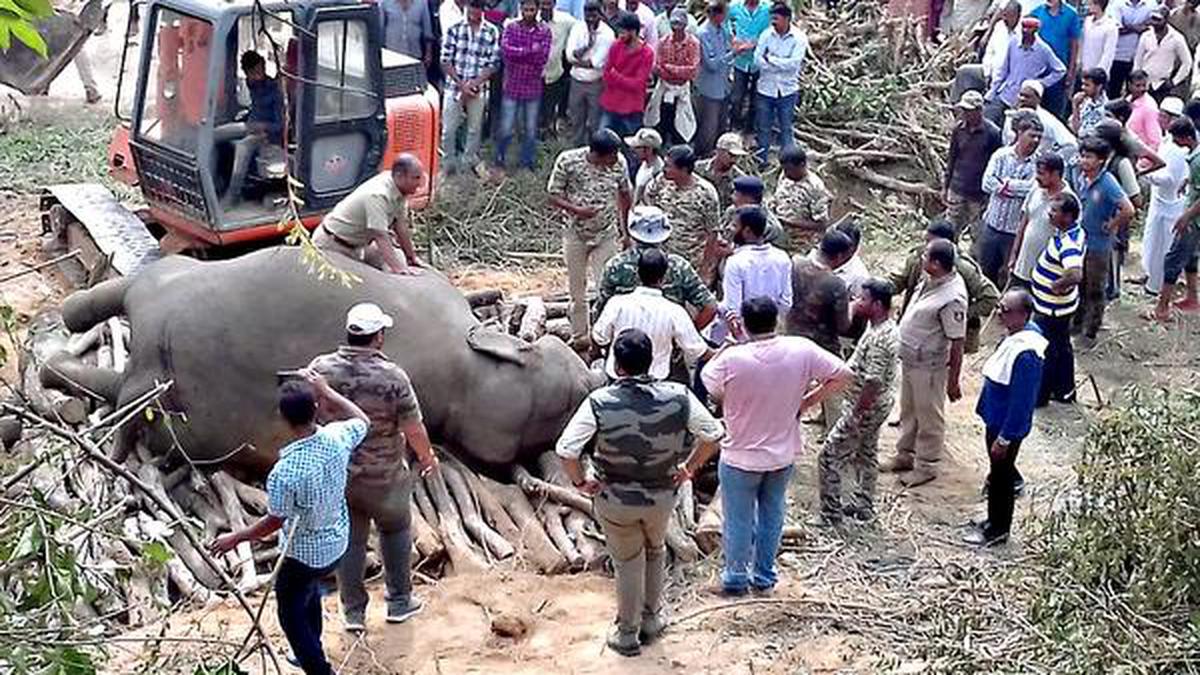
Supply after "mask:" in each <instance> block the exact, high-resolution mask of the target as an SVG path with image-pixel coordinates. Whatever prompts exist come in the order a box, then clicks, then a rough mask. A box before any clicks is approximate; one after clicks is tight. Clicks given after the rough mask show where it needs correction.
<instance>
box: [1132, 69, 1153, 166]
mask: <svg viewBox="0 0 1200 675" xmlns="http://www.w3.org/2000/svg"><path fill="white" fill-rule="evenodd" d="M1128 86H1129V96H1128V100H1129V106H1130V107H1131V108H1133V114H1131V115H1130V116H1129V121H1128V122H1126V124H1125V128H1127V129H1129V131H1130V133H1132V134H1133V135H1134V136H1137V137H1138V140H1140V141H1141V142H1143V143H1145V144H1146V147H1148V148H1150V149H1152V150H1154V149H1157V148H1158V144H1159V143H1161V142H1162V126H1161V125H1159V123H1158V103H1156V102H1155V101H1154V97H1153V96H1150V94H1148V93H1146V92H1147V91H1149V89H1150V76H1149V75H1147V74H1146V71H1144V70H1135V71H1133V72H1132V73H1130V75H1129V85H1128Z"/></svg>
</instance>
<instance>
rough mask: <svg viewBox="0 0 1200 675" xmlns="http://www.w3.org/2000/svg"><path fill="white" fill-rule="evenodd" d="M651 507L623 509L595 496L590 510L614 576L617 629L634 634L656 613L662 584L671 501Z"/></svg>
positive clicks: (619, 504) (621, 506)
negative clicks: (605, 547)
mask: <svg viewBox="0 0 1200 675" xmlns="http://www.w3.org/2000/svg"><path fill="white" fill-rule="evenodd" d="M661 502H662V503H659V504H656V505H654V506H627V505H625V504H622V503H620V502H618V501H616V500H613V499H611V498H608V497H605V496H603V495H600V496H597V497H596V498H595V499H594V500H593V501H592V510H593V511H594V512H595V514H596V520H598V521H600V527H601V528H603V530H604V540H605V544H606V546H607V547H608V554H609V555H610V556H612V560H613V569H614V570H615V571H616V577H617V628H618V630H619V631H620V632H622V633H626V634H634V635H636V634H637V632H638V631H639V630H641V627H642V617H651V616H655V615H657V614H658V611H659V608H660V607H661V606H662V591H663V585H664V583H665V581H666V555H667V543H666V542H667V521H669V520H670V519H671V511H672V510H673V509H674V508H675V503H674V500H673V499H663V500H661Z"/></svg>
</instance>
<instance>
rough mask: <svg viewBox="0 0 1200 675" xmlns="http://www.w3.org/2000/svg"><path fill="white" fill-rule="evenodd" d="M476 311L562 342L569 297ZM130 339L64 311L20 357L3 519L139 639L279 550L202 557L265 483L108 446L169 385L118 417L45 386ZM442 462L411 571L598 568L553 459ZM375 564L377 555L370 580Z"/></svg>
mask: <svg viewBox="0 0 1200 675" xmlns="http://www.w3.org/2000/svg"><path fill="white" fill-rule="evenodd" d="M469 300H470V302H471V304H472V306H473V308H474V311H475V313H476V315H477V316H478V317H480V318H481V319H482V320H483V321H485V322H486V323H489V324H490V325H492V326H494V327H496V328H498V329H501V330H505V331H508V332H511V333H513V334H516V335H519V336H520V337H522V338H523V339H526V340H530V341H533V340H536V339H539V338H541V337H543V336H545V335H550V336H564V337H565V338H566V339H569V336H570V330H569V327H567V326H566V314H567V310H568V303H566V302H565V301H564V300H563V299H561V298H557V297H554V298H546V299H543V298H540V297H524V298H517V299H514V300H508V299H506V298H504V297H503V296H502V294H501V293H499V292H495V291H485V292H483V293H476V294H472V295H471V296H470V297H469ZM129 338H130V335H129V328H128V325H127V324H126V323H124V322H123V321H122V320H118V319H114V320H112V321H109V322H106V323H103V324H100V325H99V326H97V327H96V328H94V329H92V330H91V331H89V332H88V333H84V334H75V335H71V334H68V333H67V331H66V330H65V328H63V326H62V322H61V317H60V316H59V315H58V314H57V313H56V312H45V313H43V314H41V315H39V316H37V317H35V319H34V321H33V323H32V325H31V329H30V331H29V339H28V341H27V344H26V345H24V350H23V354H22V363H21V369H20V370H21V381H22V383H23V391H22V392H21V394H20V397H19V398H16V399H11V400H9V401H6V402H3V404H2V409H0V432H2V433H0V435H2V436H3V440H4V443H5V447H11V448H12V450H11V452H12V453H13V455H14V456H15V457H17V458H18V460H17V461H18V462H19V463H21V468H20V469H18V470H17V471H16V472H15V473H13V474H11V475H10V476H9V477H8V478H7V479H6V481H5V484H4V488H3V495H2V498H3V499H2V500H0V515H3V516H8V515H13V514H21V513H25V514H27V515H28V514H29V513H40V514H43V515H48V516H53V517H55V518H59V519H62V521H63V522H64V523H68V524H69V526H64V527H61V528H59V529H57V530H56V531H55V532H54V533H53V534H52V535H44V536H43V538H44V539H46V540H48V541H52V542H53V544H54V545H55V546H58V547H65V548H68V549H70V550H72V551H74V552H75V558H74V562H75V564H76V565H77V566H78V569H79V570H81V572H80V574H82V575H84V576H85V577H86V578H87V583H88V585H89V586H90V587H91V588H95V589H97V590H98V591H99V592H98V593H96V594H94V596H93V595H90V594H89V596H88V599H86V600H80V601H79V602H78V603H77V605H78V606H77V607H76V608H75V609H73V610H72V611H73V612H74V613H75V614H77V615H79V616H88V617H99V616H116V617H117V618H118V620H119V621H121V622H124V623H128V624H130V625H139V624H142V623H145V622H148V621H152V620H155V619H158V618H160V617H162V616H163V615H164V613H165V612H166V611H167V610H168V608H170V607H172V606H173V605H175V604H176V603H178V602H191V603H197V604H201V605H208V604H210V603H213V602H217V601H219V600H220V599H221V598H222V597H223V596H225V595H227V594H230V593H233V594H235V595H236V596H237V597H239V598H241V597H243V596H244V595H246V594H249V593H252V592H254V591H256V590H259V589H261V588H263V586H264V585H265V584H267V583H268V582H269V581H270V579H271V573H272V570H273V567H274V564H275V562H276V561H277V560H278V558H279V555H280V551H279V549H278V539H276V540H271V541H268V542H265V543H254V544H250V543H245V544H242V545H241V546H239V547H238V548H237V549H236V550H234V551H232V552H230V553H229V554H226V555H224V556H221V557H218V558H214V557H212V556H211V555H210V554H209V553H208V552H207V551H206V550H205V549H204V545H203V544H204V542H207V541H211V540H212V538H214V537H215V536H216V535H217V534H219V533H222V532H227V531H230V530H233V529H238V528H241V527H244V526H246V525H247V524H249V523H252V522H254V521H255V520H257V519H258V518H260V517H261V516H263V515H264V514H265V513H266V512H267V495H266V493H265V492H264V490H263V487H262V484H261V483H260V482H253V481H247V480H243V478H244V477H242V476H238V475H234V473H233V472H232V471H230V472H227V471H224V470H217V471H213V470H212V469H213V468H212V467H205V468H201V467H197V466H192V465H189V464H188V463H187V462H186V460H185V459H184V458H182V457H178V456H171V457H165V458H164V457H156V456H151V454H150V453H149V452H148V451H147V449H146V448H145V447H144V446H142V445H141V444H140V443H137V442H134V443H133V444H132V449H131V451H130V452H126V453H121V454H118V453H116V452H115V451H114V439H116V438H117V437H119V436H121V432H122V430H123V429H124V428H125V425H127V424H128V422H129V421H130V420H131V419H135V418H137V417H139V416H154V415H162V414H165V413H164V412H163V410H162V408H161V407H160V406H159V405H158V397H160V396H162V395H163V394H165V393H166V392H167V391H168V390H169V389H170V387H171V383H170V382H165V383H160V384H159V385H158V387H157V388H156V389H154V390H152V391H151V392H149V393H148V394H147V395H145V396H143V397H141V398H140V399H139V400H137V401H133V402H130V403H129V404H126V405H124V406H123V407H122V408H121V409H118V410H113V409H112V408H111V407H110V406H108V405H107V404H105V403H103V400H104V397H101V396H96V397H94V398H92V397H83V398H77V397H69V396H66V395H63V394H60V393H59V392H57V391H56V390H54V389H50V388H48V387H46V386H43V383H42V382H41V379H40V378H39V376H38V370H39V369H40V367H41V366H42V365H43V364H45V363H47V362H51V363H52V362H53V359H54V357H55V355H56V354H59V353H62V352H66V353H70V354H72V355H77V356H81V357H82V358H83V360H84V361H86V362H88V363H92V364H95V365H97V366H101V367H105V368H112V369H115V370H117V371H121V370H123V369H124V368H125V367H126V363H127V358H128V353H129V350H128V345H129ZM43 377H45V375H44V374H43ZM438 454H439V456H440V458H441V459H442V463H441V467H440V469H439V470H438V471H437V472H434V473H432V474H430V475H427V476H415V475H414V489H413V504H412V519H413V525H412V527H413V548H414V567H415V569H416V570H417V571H418V572H420V573H421V574H424V575H426V576H429V577H438V576H441V575H445V574H452V573H464V572H479V571H483V570H487V569H489V568H493V567H499V566H519V567H522V568H526V569H532V570H536V571H539V572H542V573H546V574H555V573H562V572H568V571H580V570H598V569H603V568H604V567H605V564H606V562H607V559H606V554H605V548H604V540H603V536H602V534H601V530H600V527H599V525H598V523H597V522H596V521H595V520H594V519H593V517H592V512H591V502H590V499H589V498H587V497H586V496H584V495H583V494H581V493H580V492H578V491H577V490H576V489H575V488H574V487H572V486H571V485H570V483H569V481H568V480H567V478H566V477H565V475H564V474H563V472H562V470H561V468H560V465H559V460H558V458H557V457H556V456H555V455H554V454H553V453H552V452H546V453H544V454H543V455H541V456H540V457H538V458H536V460H535V461H533V462H531V463H529V464H528V465H516V466H513V467H510V468H509V470H508V471H507V472H501V473H497V472H495V471H489V472H486V473H485V472H481V471H478V470H476V469H474V468H472V467H470V466H468V465H467V464H465V463H464V462H462V461H460V459H458V458H456V457H454V456H452V455H450V454H449V453H447V452H445V451H443V450H439V453H438ZM702 508H703V507H701V506H699V505H698V503H697V499H696V495H695V493H694V491H693V490H692V489H691V486H690V485H689V486H687V488H686V489H685V490H684V494H683V495H681V499H680V503H679V508H678V509H677V510H676V513H675V516H674V518H673V521H672V524H671V532H670V537H669V548H670V550H671V552H672V554H673V556H674V558H676V559H678V560H680V561H684V562H689V561H694V560H696V559H698V558H699V557H700V556H701V555H703V554H704V553H709V552H711V551H712V550H713V547H712V546H711V541H709V542H706V545H705V546H698V544H697V542H696V540H695V539H694V535H693V533H694V531H695V529H696V526H697V523H698V522H700V521H701V520H703V518H702V517H701V514H700V512H699V511H700V510H701V509H702ZM31 510H32V511H31ZM44 559H45V557H44V556H42V555H40V554H39V552H38V551H37V550H35V549H33V550H30V551H29V552H28V560H27V561H25V560H17V561H16V562H18V563H21V562H28V563H29V565H30V566H31V569H30V570H29V571H27V573H26V574H21V575H15V574H12V573H11V569H12V568H13V564H12V563H10V564H8V565H0V595H2V594H4V593H5V592H6V589H11V588H12V587H13V585H15V584H17V583H18V581H19V580H20V579H25V580H26V581H27V580H28V578H29V576H28V575H29V574H32V575H33V576H35V577H36V576H37V574H39V573H40V572H38V571H37V570H38V569H39V567H38V566H40V565H43V564H44ZM380 560H381V559H380V557H379V556H378V555H376V554H375V553H374V552H372V553H371V554H370V555H369V556H368V561H369V567H370V566H377V565H379V564H380Z"/></svg>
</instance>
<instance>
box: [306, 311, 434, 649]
mask: <svg viewBox="0 0 1200 675" xmlns="http://www.w3.org/2000/svg"><path fill="white" fill-rule="evenodd" d="M391 326H392V317H390V316H388V315H387V314H384V313H383V310H381V309H380V308H379V307H378V306H377V305H374V304H372V303H361V304H358V305H355V306H354V307H351V308H350V311H349V312H348V313H347V314H346V343H347V344H345V345H343V346H341V347H339V348H338V350H337V351H336V352H333V353H331V354H323V355H321V356H318V357H317V358H315V359H313V361H312V363H310V364H309V366H308V367H309V369H311V370H313V371H314V372H316V373H319V374H320V375H322V376H324V377H325V379H326V380H327V381H328V382H329V385H330V386H331V387H333V389H334V390H336V391H337V392H338V393H339V394H341V395H342V396H345V397H346V398H348V399H350V400H351V401H353V402H354V403H355V404H356V405H357V406H358V407H360V408H362V410H363V412H365V413H366V414H367V417H369V418H370V419H371V428H370V431H369V432H368V434H367V437H366V439H365V440H364V441H363V442H362V444H361V445H360V446H359V447H358V450H357V451H355V453H354V455H353V456H352V457H351V458H350V476H349V480H348V482H347V487H346V501H347V503H348V505H349V507H350V509H349V510H350V546H349V548H347V549H346V554H345V555H344V556H343V557H342V562H341V565H340V566H339V567H338V572H337V577H338V590H339V593H340V595H341V599H342V612H343V618H344V622H345V627H346V630H349V631H356V632H357V631H362V630H365V629H366V621H365V619H366V612H367V600H368V596H367V591H366V588H365V587H364V585H363V573H364V571H365V570H364V568H365V565H366V555H367V539H368V537H369V536H370V534H371V521H375V527H376V528H377V529H378V530H379V544H380V552H381V553H382V555H383V571H384V577H385V579H386V582H387V594H386V595H385V596H384V597H385V598H386V600H387V620H388V622H389V623H400V622H402V621H405V620H406V619H408V618H409V617H411V616H413V615H414V614H416V613H417V612H419V611H420V610H421V602H420V601H419V600H417V599H416V598H414V597H413V595H412V573H411V570H410V565H411V558H412V530H411V525H412V515H411V512H410V511H409V509H410V507H411V502H412V488H413V480H414V477H413V475H412V473H411V472H410V471H409V469H408V457H407V455H408V448H409V447H410V446H411V447H412V449H413V452H414V453H415V454H416V456H417V461H419V462H420V463H421V467H422V471H423V472H428V471H432V470H434V469H435V468H437V464H438V460H437V457H436V456H435V455H434V454H433V448H432V446H431V445H430V443H429V435H428V433H427V432H426V430H425V425H424V424H423V423H422V421H421V406H420V404H419V403H418V402H417V396H416V394H415V393H414V392H413V389H412V384H411V383H410V382H409V379H408V374H407V373H405V372H404V370H403V369H402V368H400V366H398V365H396V364H395V363H393V362H392V361H391V360H390V359H388V357H387V356H386V355H384V353H383V351H382V349H383V341H384V333H385V332H386V330H387V329H388V328H390V327H391ZM317 414H318V416H320V414H321V412H320V411H318V413H317ZM322 421H323V420H322Z"/></svg>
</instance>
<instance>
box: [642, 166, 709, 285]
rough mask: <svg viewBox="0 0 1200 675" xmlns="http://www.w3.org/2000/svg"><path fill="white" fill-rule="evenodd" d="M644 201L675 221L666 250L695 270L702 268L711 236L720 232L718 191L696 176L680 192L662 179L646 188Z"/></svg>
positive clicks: (653, 181)
mask: <svg viewBox="0 0 1200 675" xmlns="http://www.w3.org/2000/svg"><path fill="white" fill-rule="evenodd" d="M643 201H644V202H645V203H646V204H647V205H649V206H657V207H658V208H660V209H662V210H663V213H665V214H667V218H669V219H670V221H671V238H670V239H668V240H667V241H666V242H665V243H664V244H663V248H664V249H665V250H666V251H667V252H668V253H678V254H679V255H681V256H683V257H684V258H687V260H688V262H690V263H692V265H693V266H696V265H699V264H700V263H701V256H702V255H703V254H704V244H705V242H706V241H707V240H708V236H709V235H710V234H713V233H715V232H718V231H719V229H720V222H719V218H720V216H721V209H720V200H719V199H717V190H716V188H714V187H713V186H712V184H711V183H709V182H708V181H706V180H704V179H703V178H701V177H699V176H695V175H693V177H692V185H691V186H690V187H688V188H680V187H679V186H678V185H677V184H676V183H674V182H673V181H670V180H668V179H667V177H666V176H665V175H659V176H656V177H655V178H654V179H653V180H651V181H650V184H649V185H647V186H646V192H645V197H644V199H643Z"/></svg>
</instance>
